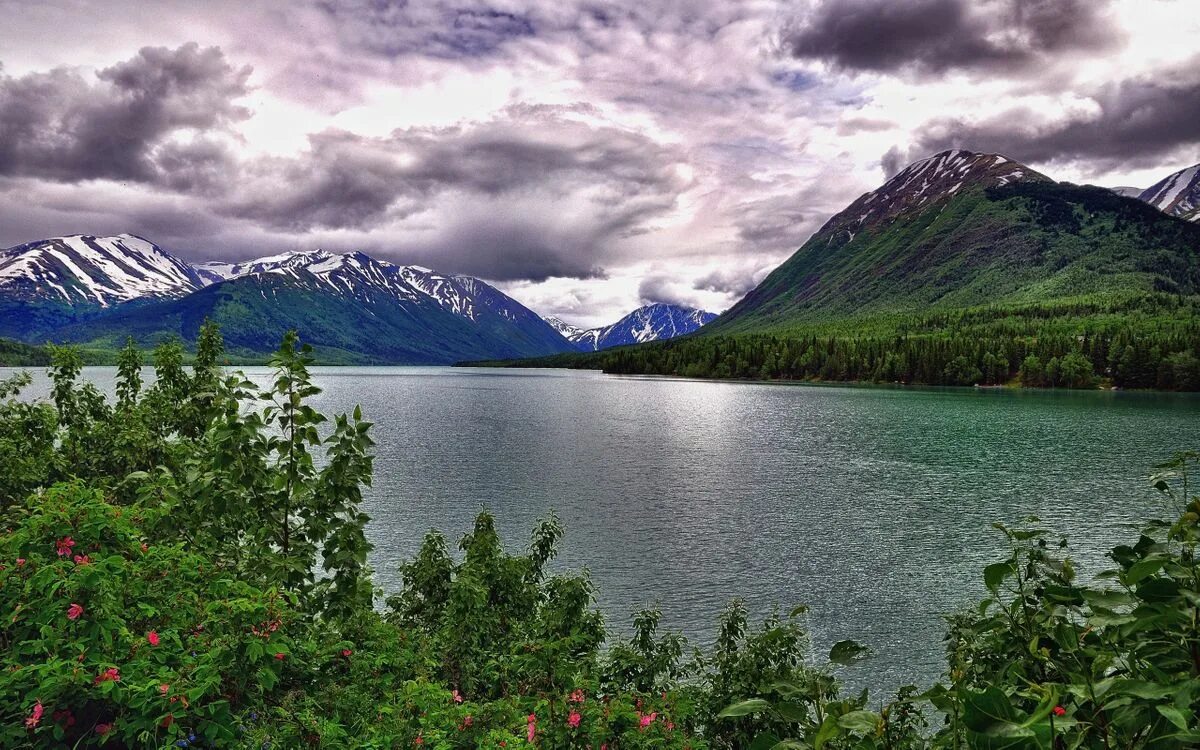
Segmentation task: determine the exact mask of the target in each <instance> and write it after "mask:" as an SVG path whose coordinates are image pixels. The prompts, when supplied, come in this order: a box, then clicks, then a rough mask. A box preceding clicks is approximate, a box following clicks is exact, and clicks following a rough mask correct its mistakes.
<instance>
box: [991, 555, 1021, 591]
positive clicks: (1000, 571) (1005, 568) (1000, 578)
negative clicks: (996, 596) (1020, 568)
mask: <svg viewBox="0 0 1200 750" xmlns="http://www.w3.org/2000/svg"><path fill="white" fill-rule="evenodd" d="M1015 572H1016V568H1014V567H1013V564H1012V561H1006V562H999V563H992V564H991V565H989V566H987V567H986V568H984V569H983V585H984V586H987V587H988V590H989V591H995V590H997V589H998V588H1000V584H1002V583H1004V579H1005V578H1008V577H1009V576H1010V575H1012V574H1013V573H1015Z"/></svg>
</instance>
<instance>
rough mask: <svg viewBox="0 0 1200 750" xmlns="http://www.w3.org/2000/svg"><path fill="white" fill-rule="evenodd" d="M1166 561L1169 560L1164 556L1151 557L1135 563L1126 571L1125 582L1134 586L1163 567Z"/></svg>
mask: <svg viewBox="0 0 1200 750" xmlns="http://www.w3.org/2000/svg"><path fill="white" fill-rule="evenodd" d="M1166 562H1167V561H1166V560H1165V559H1164V558H1161V557H1151V558H1148V559H1145V560H1140V561H1138V562H1136V563H1134V564H1133V565H1131V566H1130V567H1129V570H1127V571H1125V575H1124V579H1125V583H1126V584H1128V585H1130V586H1132V585H1134V584H1135V583H1137V582H1139V581H1141V580H1143V579H1145V578H1148V577H1150V576H1152V575H1154V574H1155V573H1157V572H1158V571H1159V570H1161V569H1162V566H1163V565H1165V564H1166Z"/></svg>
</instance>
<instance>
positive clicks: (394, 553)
mask: <svg viewBox="0 0 1200 750" xmlns="http://www.w3.org/2000/svg"><path fill="white" fill-rule="evenodd" d="M248 372H249V373H250V374H251V375H254V376H256V377H257V376H258V375H261V374H262V373H264V372H265V371H262V370H253V369H251V370H249V371H248ZM314 372H315V374H316V381H317V383H318V384H319V385H321V386H322V387H323V388H324V389H325V392H324V393H323V394H322V395H321V396H320V397H319V398H318V399H317V403H316V406H317V407H318V408H320V409H322V410H324V411H326V412H327V413H328V412H335V411H348V410H350V409H352V408H353V406H354V405H355V404H362V407H363V411H364V412H365V415H366V417H367V418H368V419H371V420H372V421H374V422H375V423H376V426H375V428H374V429H375V439H376V440H377V442H378V458H377V461H376V480H375V484H374V487H373V488H372V489H371V490H370V491H369V492H368V495H367V501H366V510H367V511H368V512H369V513H370V514H371V516H372V519H373V520H372V522H371V525H370V528H369V534H370V537H371V540H372V541H373V543H374V544H375V547H376V549H375V552H374V556H373V564H374V566H375V568H376V570H377V571H378V572H377V576H378V581H379V583H380V585H381V586H382V587H383V588H384V589H385V590H392V589H394V588H395V587H396V585H397V582H396V576H395V567H396V564H397V563H398V562H399V561H401V560H402V559H404V558H405V557H407V556H409V555H411V554H412V553H413V552H414V551H415V550H416V548H417V546H418V545H419V543H420V539H421V537H422V535H423V534H424V533H425V531H426V530H428V529H430V528H439V529H442V530H443V531H444V532H445V533H446V534H447V536H449V537H450V538H451V539H453V540H457V538H458V537H459V536H460V535H461V534H462V533H463V532H465V531H467V530H468V529H469V527H470V524H471V521H472V519H473V517H474V515H475V514H476V513H477V512H478V511H479V509H480V508H481V507H488V508H490V509H491V510H492V511H493V512H494V513H495V515H496V517H497V522H498V524H499V527H500V529H501V531H502V532H503V533H504V535H505V538H506V540H508V541H509V542H510V543H511V544H513V545H519V544H523V543H524V540H525V539H526V538H527V536H528V533H529V530H530V528H531V527H532V525H533V523H534V521H535V520H536V519H537V518H539V517H540V516H543V515H544V514H546V513H548V512H549V511H550V510H551V509H555V510H556V511H557V512H558V514H559V516H560V518H561V519H562V521H563V524H564V525H565V527H566V537H565V540H564V542H563V546H562V552H561V555H560V557H559V559H558V562H557V564H558V565H560V566H563V567H569V568H584V567H586V568H587V569H588V570H589V571H590V573H591V576H592V578H593V580H594V582H595V583H596V585H597V587H598V589H599V596H600V599H599V606H600V607H601V609H602V610H603V611H604V612H605V614H606V616H607V618H608V620H609V622H610V623H611V624H612V625H614V626H617V627H618V628H624V627H626V625H627V623H628V619H629V615H630V613H631V612H633V611H635V610H636V609H638V608H641V607H644V606H651V605H657V606H659V607H661V608H662V610H663V613H664V618H663V619H664V623H665V624H666V625H667V626H669V627H671V628H675V629H680V630H682V631H684V632H685V633H686V634H687V635H688V636H689V637H690V638H692V639H693V640H695V641H697V642H701V643H704V642H707V641H708V640H709V639H711V638H712V636H713V634H714V624H715V619H716V616H717V613H718V612H719V611H720V609H721V608H722V607H724V606H725V604H726V603H727V602H728V601H729V600H730V599H732V598H733V597H741V598H743V599H745V600H746V602H747V603H748V605H749V606H750V608H751V610H752V611H753V612H754V613H756V614H758V615H762V614H765V613H767V612H769V611H770V609H771V608H772V607H773V606H775V605H778V606H780V607H781V608H783V609H784V610H788V609H790V608H791V607H792V606H793V605H796V604H806V605H808V606H809V608H810V614H809V615H808V618H809V626H810V628H811V631H812V634H813V638H814V641H815V644H816V650H817V651H821V650H823V649H827V648H828V646H829V645H830V644H831V643H832V642H834V641H836V640H840V639H843V638H854V639H856V640H859V641H862V642H864V643H866V644H868V645H869V646H870V647H871V648H872V649H873V650H874V652H875V654H876V656H875V658H873V659H870V660H868V661H866V662H864V663H862V664H861V665H858V666H856V667H854V668H853V669H852V671H849V672H847V673H845V674H844V677H845V678H846V679H847V680H848V681H849V682H851V683H852V684H854V685H856V686H858V685H868V686H871V687H873V688H877V689H884V690H891V689H893V688H894V687H896V686H898V685H901V684H905V683H908V682H917V683H921V684H924V683H928V682H929V681H932V680H934V679H936V678H937V676H938V675H939V673H940V671H941V665H942V663H943V660H942V652H941V637H942V633H943V628H942V624H941V616H942V615H943V614H945V613H948V612H951V611H953V610H954V609H955V608H957V607H961V606H963V605H964V604H968V603H970V602H971V601H973V600H975V599H977V598H978V596H979V595H980V594H981V593H982V585H981V583H980V570H981V568H982V566H983V565H985V564H986V563H987V562H991V561H993V560H994V559H996V557H997V555H998V554H1000V539H999V536H998V534H997V533H996V532H995V531H993V530H992V528H991V524H992V522H993V521H1004V522H1016V521H1019V520H1020V519H1022V518H1024V517H1026V516H1029V515H1031V514H1035V515H1037V516H1039V517H1041V518H1042V519H1043V522H1044V525H1045V526H1047V527H1048V528H1051V529H1054V530H1057V531H1062V532H1065V533H1069V534H1070V536H1071V537H1072V539H1074V540H1076V542H1079V543H1082V542H1086V543H1087V545H1086V550H1085V549H1083V548H1082V545H1080V546H1081V549H1080V550H1079V551H1078V552H1077V554H1076V557H1077V559H1078V560H1079V561H1080V562H1081V563H1082V565H1083V569H1084V572H1085V574H1088V573H1089V572H1090V573H1094V572H1096V571H1098V570H1099V569H1100V567H1099V566H1100V565H1101V564H1103V562H1104V560H1103V557H1102V554H1101V553H1102V552H1103V551H1104V550H1107V549H1108V548H1110V547H1111V546H1113V544H1115V543H1117V542H1118V541H1121V540H1126V539H1129V538H1130V534H1131V533H1133V532H1132V531H1131V529H1132V528H1133V526H1131V525H1134V526H1136V525H1137V524H1138V523H1139V522H1140V521H1142V520H1144V519H1146V518H1148V517H1150V515H1151V514H1154V513H1157V512H1160V511H1161V510H1162V508H1161V505H1160V503H1159V501H1158V499H1157V496H1156V493H1154V492H1153V491H1152V490H1150V489H1149V487H1148V483H1147V481H1146V477H1147V475H1148V474H1149V471H1150V467H1151V465H1152V464H1154V463H1156V462H1159V461H1161V460H1163V459H1165V458H1166V457H1168V456H1169V455H1170V453H1171V452H1173V451H1175V450H1179V449H1183V448H1192V447H1196V445H1197V431H1196V425H1197V416H1200V399H1198V398H1196V397H1194V396H1184V395H1169V394H1141V393H1113V392H1088V393H1070V392H1032V391H1009V390H973V389H942V390H936V389H926V390H915V389H880V388H833V387H813V386H800V385H784V384H752V383H724V382H711V381H688V380H668V379H650V378H627V377H614V376H606V375H601V374H599V373H593V372H575V371H553V370H486V369H479V370H475V369H449V368H316V369H315V371H314ZM2 376H3V373H0V377H2ZM87 376H88V377H90V378H92V379H94V380H95V381H96V382H97V383H99V384H100V385H101V386H102V387H111V380H112V371H111V370H110V369H105V368H95V369H91V368H89V370H88V371H87ZM35 388H36V389H40V390H41V392H44V390H45V381H44V379H41V380H39V382H38V383H37V384H35Z"/></svg>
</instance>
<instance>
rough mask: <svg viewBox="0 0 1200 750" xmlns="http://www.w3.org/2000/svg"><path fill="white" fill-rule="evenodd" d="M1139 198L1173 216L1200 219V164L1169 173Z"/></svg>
mask: <svg viewBox="0 0 1200 750" xmlns="http://www.w3.org/2000/svg"><path fill="white" fill-rule="evenodd" d="M1138 198H1140V199H1141V200H1143V201H1145V202H1147V203H1149V204H1150V205H1152V206H1154V207H1155V208H1157V209H1158V210H1160V211H1162V212H1163V213H1166V214H1170V215H1171V216H1178V217H1180V218H1181V219H1185V220H1187V221H1200V164H1197V165H1195V166H1192V167H1188V168H1187V169H1181V170H1179V171H1178V172H1176V173H1174V174H1171V175H1168V176H1167V177H1165V178H1163V179H1162V180H1160V181H1158V182H1156V183H1154V184H1153V185H1151V186H1150V187H1148V188H1146V190H1145V191H1144V192H1143V193H1142V194H1141V195H1139V196H1138Z"/></svg>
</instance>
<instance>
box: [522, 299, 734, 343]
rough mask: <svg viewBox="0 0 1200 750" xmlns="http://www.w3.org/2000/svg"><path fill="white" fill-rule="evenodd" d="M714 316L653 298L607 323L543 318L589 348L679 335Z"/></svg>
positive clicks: (703, 311)
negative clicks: (587, 325) (592, 325)
mask: <svg viewBox="0 0 1200 750" xmlns="http://www.w3.org/2000/svg"><path fill="white" fill-rule="evenodd" d="M716 317H717V316H716V314H715V313H710V312H707V311H705V310H701V309H699V308H695V307H687V306H685V305H676V304H671V303H666V302H653V303H650V304H648V305H642V306H641V307H639V308H637V309H636V310H633V311H632V312H630V313H628V314H627V315H624V316H622V317H621V319H620V320H618V321H617V322H615V323H612V324H611V325H607V326H599V327H597V328H586V329H585V328H579V327H578V326H574V325H571V324H570V323H567V322H566V321H564V320H562V319H560V318H555V317H549V318H547V319H546V322H547V323H550V325H552V326H553V327H554V328H555V330H557V331H558V332H559V333H560V334H561V335H562V336H563V337H564V338H566V339H567V340H568V341H570V342H571V343H573V344H574V345H575V346H576V348H578V349H579V350H580V351H585V352H591V351H599V350H601V349H610V348H612V347H614V346H628V345H630V344H642V343H646V342H649V341H664V340H666V339H672V338H675V337H676V336H683V335H686V334H689V333H693V332H695V331H696V330H697V329H699V328H700V327H701V326H703V325H705V324H707V323H709V322H711V321H712V320H715V319H716Z"/></svg>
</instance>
